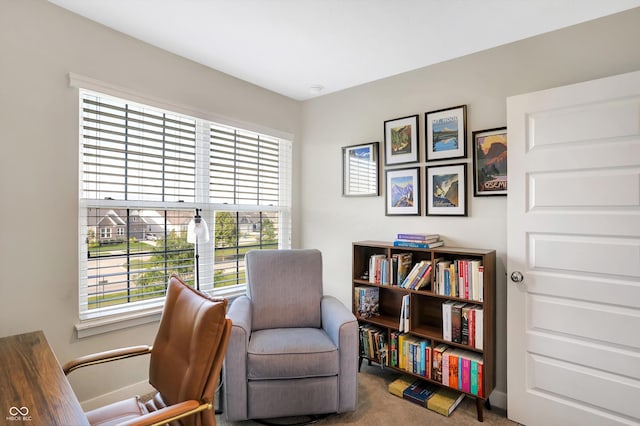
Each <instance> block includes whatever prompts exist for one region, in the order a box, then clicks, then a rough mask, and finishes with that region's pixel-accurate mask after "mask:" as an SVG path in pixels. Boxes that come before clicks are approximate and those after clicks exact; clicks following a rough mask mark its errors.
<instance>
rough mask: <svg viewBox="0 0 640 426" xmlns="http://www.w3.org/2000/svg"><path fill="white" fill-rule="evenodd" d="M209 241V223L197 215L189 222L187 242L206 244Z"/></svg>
mask: <svg viewBox="0 0 640 426" xmlns="http://www.w3.org/2000/svg"><path fill="white" fill-rule="evenodd" d="M207 241H209V227H208V226H207V222H206V221H205V220H204V219H203V218H202V217H200V215H198V214H196V216H195V217H194V218H193V219H191V220H190V221H189V226H188V227H187V242H189V243H196V242H198V243H206V242H207Z"/></svg>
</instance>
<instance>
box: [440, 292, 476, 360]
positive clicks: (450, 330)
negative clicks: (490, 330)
mask: <svg viewBox="0 0 640 426" xmlns="http://www.w3.org/2000/svg"><path fill="white" fill-rule="evenodd" d="M483 327H484V310H483V308H482V306H479V305H474V304H472V303H464V302H456V301H453V300H448V301H446V302H444V303H443V304H442V338H443V339H444V340H446V341H449V342H454V343H460V344H462V345H469V346H471V347H473V348H476V349H482V348H483V344H482V339H483V338H484V332H483Z"/></svg>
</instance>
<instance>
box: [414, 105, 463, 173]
mask: <svg viewBox="0 0 640 426" xmlns="http://www.w3.org/2000/svg"><path fill="white" fill-rule="evenodd" d="M424 122H425V127H426V132H425V144H426V145H427V149H426V157H427V161H433V160H445V159H449V158H463V157H466V156H467V144H466V134H467V106H466V105H460V106H457V107H454V108H447V109H441V110H438V111H431V112H427V113H425V115H424Z"/></svg>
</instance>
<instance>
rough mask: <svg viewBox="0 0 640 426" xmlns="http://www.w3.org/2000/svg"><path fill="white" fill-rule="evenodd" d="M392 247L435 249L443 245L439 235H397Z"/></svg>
mask: <svg viewBox="0 0 640 426" xmlns="http://www.w3.org/2000/svg"><path fill="white" fill-rule="evenodd" d="M393 245H394V246H396V247H411V248H426V249H431V248H436V247H441V246H443V245H444V241H442V240H441V239H440V234H398V235H397V236H396V239H395V241H394V242H393Z"/></svg>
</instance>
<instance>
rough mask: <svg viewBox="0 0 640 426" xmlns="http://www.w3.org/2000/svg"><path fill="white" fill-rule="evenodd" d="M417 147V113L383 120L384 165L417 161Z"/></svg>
mask: <svg viewBox="0 0 640 426" xmlns="http://www.w3.org/2000/svg"><path fill="white" fill-rule="evenodd" d="M418 147H419V145H418V114H416V115H410V116H408V117H402V118H394V119H393V120H387V121H385V122H384V163H385V165H387V166H391V165H394V164H403V163H417V162H418V161H419V159H420V157H419V155H418Z"/></svg>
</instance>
